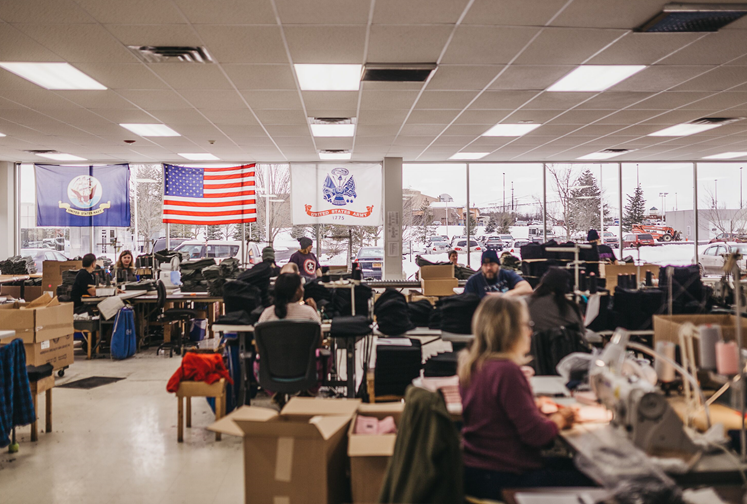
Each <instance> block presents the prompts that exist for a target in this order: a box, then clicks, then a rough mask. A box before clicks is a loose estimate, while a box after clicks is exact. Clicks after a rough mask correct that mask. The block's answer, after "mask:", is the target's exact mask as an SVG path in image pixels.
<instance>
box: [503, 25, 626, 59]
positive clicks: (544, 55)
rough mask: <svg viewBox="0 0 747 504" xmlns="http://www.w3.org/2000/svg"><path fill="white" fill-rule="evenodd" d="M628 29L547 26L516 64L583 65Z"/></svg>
mask: <svg viewBox="0 0 747 504" xmlns="http://www.w3.org/2000/svg"><path fill="white" fill-rule="evenodd" d="M624 33H625V32H623V31H618V30H590V29H578V28H575V29H563V28H545V29H544V30H543V31H542V33H540V35H539V36H538V37H537V38H536V39H535V40H534V42H532V44H531V45H530V46H529V47H528V48H527V50H526V51H524V52H523V53H521V55H520V56H519V57H518V58H517V60H516V63H517V64H519V65H580V64H581V63H584V62H585V61H586V60H587V59H588V58H589V57H591V56H592V55H594V53H596V52H597V51H600V50H602V49H603V48H604V47H605V46H606V45H608V44H610V43H611V42H612V41H614V40H615V39H616V38H618V37H620V36H621V35H623V34H624Z"/></svg>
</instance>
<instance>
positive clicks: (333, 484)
mask: <svg viewBox="0 0 747 504" xmlns="http://www.w3.org/2000/svg"><path fill="white" fill-rule="evenodd" d="M360 404H361V402H360V401H359V400H345V401H341V400H336V399H314V398H295V397H294V398H292V399H291V400H290V401H289V402H288V404H287V405H286V406H285V408H283V410H282V411H281V412H280V413H278V412H277V411H275V410H271V409H268V408H260V407H257V406H243V407H241V408H239V409H238V410H236V411H234V412H233V413H231V414H230V415H227V416H225V417H224V418H222V419H220V420H219V421H217V422H215V423H214V424H213V425H211V426H210V427H209V429H210V430H212V431H215V432H221V433H224V434H229V435H234V436H241V437H243V438H244V484H245V502H246V503H247V504H248V503H252V504H300V503H306V502H313V503H315V504H316V503H319V504H323V503H327V504H342V503H343V502H350V486H349V482H348V480H347V474H346V463H347V427H348V425H349V424H350V420H351V418H352V416H353V415H354V413H355V411H356V410H357V409H358V406H360ZM343 413H344V414H343Z"/></svg>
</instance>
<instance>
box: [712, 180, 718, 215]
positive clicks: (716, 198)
mask: <svg viewBox="0 0 747 504" xmlns="http://www.w3.org/2000/svg"><path fill="white" fill-rule="evenodd" d="M713 188H714V193H715V194H714V196H715V200H716V203H715V207H716V208H718V179H716V180H715V182H714V184H713Z"/></svg>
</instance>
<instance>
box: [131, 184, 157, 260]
mask: <svg viewBox="0 0 747 504" xmlns="http://www.w3.org/2000/svg"><path fill="white" fill-rule="evenodd" d="M133 181H134V182H135V198H134V200H133V205H132V209H133V210H134V213H135V255H138V254H139V253H140V248H138V244H137V240H138V225H137V200H138V197H137V185H138V184H155V183H156V181H155V180H153V179H133Z"/></svg>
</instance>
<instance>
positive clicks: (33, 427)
mask: <svg viewBox="0 0 747 504" xmlns="http://www.w3.org/2000/svg"><path fill="white" fill-rule="evenodd" d="M36 397H37V396H36V384H34V385H33V386H32V387H31V403H32V404H33V405H34V421H33V422H32V423H31V441H38V440H39V430H38V426H37V419H38V418H39V416H38V412H39V410H38V407H39V405H38V401H37V400H36Z"/></svg>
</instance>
